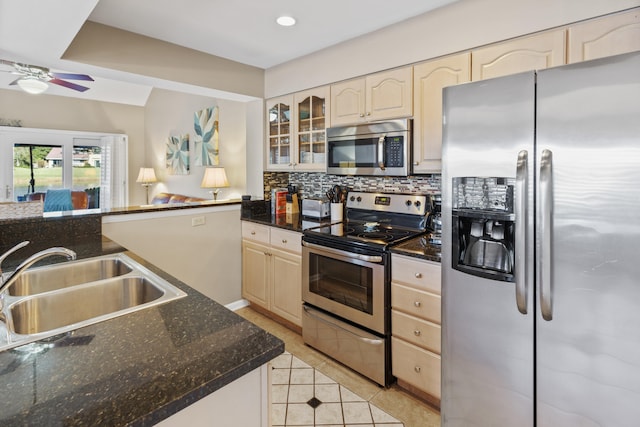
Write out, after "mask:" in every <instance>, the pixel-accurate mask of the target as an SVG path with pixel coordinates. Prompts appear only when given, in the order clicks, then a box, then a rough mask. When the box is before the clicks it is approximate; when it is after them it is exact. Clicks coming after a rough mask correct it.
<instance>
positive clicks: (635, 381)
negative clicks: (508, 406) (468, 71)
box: [536, 52, 640, 427]
mask: <svg viewBox="0 0 640 427" xmlns="http://www.w3.org/2000/svg"><path fill="white" fill-rule="evenodd" d="M537 97H538V99H537V105H538V119H537V129H538V131H537V144H538V153H537V156H538V158H539V159H540V162H542V163H543V164H542V165H541V168H542V169H541V172H540V173H541V176H540V180H541V184H542V185H541V187H540V188H539V192H538V203H539V204H540V205H541V206H540V207H541V210H540V211H539V216H538V225H539V226H540V228H539V229H538V230H537V232H536V235H537V236H536V245H537V248H536V249H537V253H538V254H539V255H540V259H539V260H538V261H539V262H538V274H537V276H538V277H537V279H538V282H539V283H538V286H539V288H538V289H539V290H540V291H541V293H542V295H541V296H540V298H537V300H538V315H537V350H536V351H537V363H538V364H537V420H538V422H537V425H538V426H544V427H578V426H580V427H590V426H607V427H632V426H634V427H635V426H637V425H638V423H639V422H640V421H639V420H640V260H639V259H638V256H639V255H640V221H639V212H640V52H636V53H634V54H629V55H622V56H618V57H611V58H607V59H604V60H596V61H589V62H584V63H581V64H576V65H570V66H566V67H560V68H556V69H550V70H545V71H541V72H540V73H539V75H538V88H537Z"/></svg>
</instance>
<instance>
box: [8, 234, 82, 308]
mask: <svg viewBox="0 0 640 427" xmlns="http://www.w3.org/2000/svg"><path fill="white" fill-rule="evenodd" d="M28 244H29V241H24V242H21V243H18V244H17V245H15V246H14V247H13V248H11V249H9V250H8V251H7V252H5V253H4V254H2V255H0V308H1V307H2V301H1V297H2V296H3V295H4V291H5V290H7V289H9V287H10V286H11V285H12V284H13V283H15V281H16V280H17V279H18V277H20V274H22V272H23V271H24V270H26V269H27V268H29V267H31V266H32V265H33V264H35V263H36V262H38V261H40V260H41V259H43V258H46V257H49V256H53V255H62V256H65V257H67V259H69V260H73V259H76V253H75V252H74V251H72V250H70V249H67V248H60V247H55V248H49V249H45V250H43V251H40V252H37V253H35V254H33V255H31V256H30V257H29V258H27V259H26V260H24V261H23V262H22V263H21V264H20V265H19V266H18V267H17V268H16V269H15V270H14V271H13V272H12V273H11V274H10V275H9V276H8V277H7V278H6V279H5V278H4V276H3V274H2V261H4V260H5V258H7V257H8V256H9V255H11V254H12V253H14V252H15V251H17V250H18V249H21V248H24V247H25V246H27V245H28Z"/></svg>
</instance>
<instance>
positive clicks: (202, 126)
mask: <svg viewBox="0 0 640 427" xmlns="http://www.w3.org/2000/svg"><path fill="white" fill-rule="evenodd" d="M193 127H194V129H195V132H196V136H195V137H194V139H195V151H196V152H195V165H196V166H215V165H217V164H218V163H219V158H218V154H219V151H218V107H209V108H205V109H204V110H201V111H197V112H196V113H194V120H193Z"/></svg>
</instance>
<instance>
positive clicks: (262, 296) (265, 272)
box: [242, 240, 271, 309]
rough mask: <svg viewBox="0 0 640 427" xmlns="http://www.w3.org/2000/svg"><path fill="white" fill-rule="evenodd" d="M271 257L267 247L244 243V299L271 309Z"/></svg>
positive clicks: (244, 241)
mask: <svg viewBox="0 0 640 427" xmlns="http://www.w3.org/2000/svg"><path fill="white" fill-rule="evenodd" d="M270 262H271V257H270V256H269V248H268V247H267V246H262V245H258V244H256V243H253V242H249V241H246V240H243V241H242V297H243V298H246V299H247V300H249V301H251V302H252V303H254V304H257V305H259V306H261V307H263V308H265V309H268V308H269V278H270V276H271V265H270Z"/></svg>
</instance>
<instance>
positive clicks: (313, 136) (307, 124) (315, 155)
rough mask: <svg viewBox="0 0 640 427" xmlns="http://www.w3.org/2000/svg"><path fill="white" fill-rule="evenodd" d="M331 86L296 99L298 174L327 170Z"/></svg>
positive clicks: (309, 92)
mask: <svg viewBox="0 0 640 427" xmlns="http://www.w3.org/2000/svg"><path fill="white" fill-rule="evenodd" d="M328 104H329V86H324V87H320V88H316V89H311V90H307V91H304V92H299V93H296V94H295V95H294V105H295V110H296V143H297V147H296V148H297V150H296V151H297V155H296V160H295V162H296V163H297V165H296V170H299V171H314V170H324V169H325V168H326V161H325V158H326V156H325V141H326V129H327V128H328V127H329V123H330V121H329V115H330V108H329V105H328Z"/></svg>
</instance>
